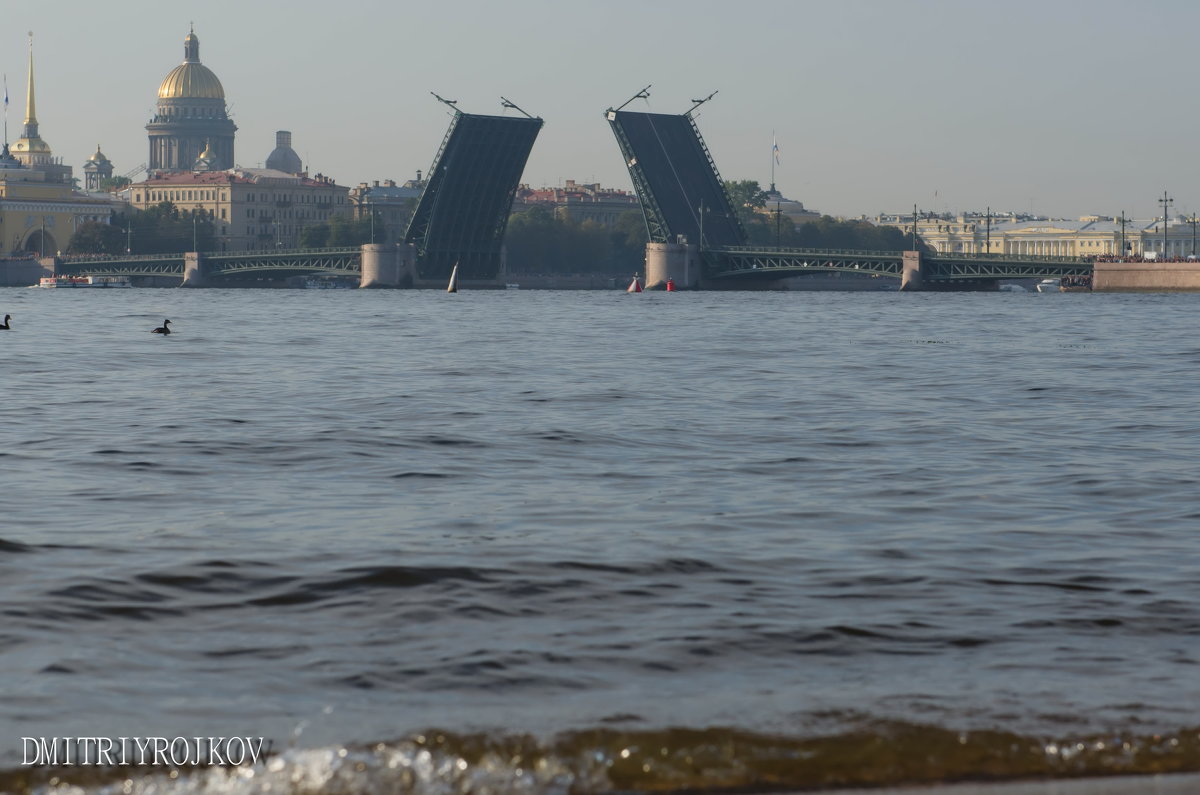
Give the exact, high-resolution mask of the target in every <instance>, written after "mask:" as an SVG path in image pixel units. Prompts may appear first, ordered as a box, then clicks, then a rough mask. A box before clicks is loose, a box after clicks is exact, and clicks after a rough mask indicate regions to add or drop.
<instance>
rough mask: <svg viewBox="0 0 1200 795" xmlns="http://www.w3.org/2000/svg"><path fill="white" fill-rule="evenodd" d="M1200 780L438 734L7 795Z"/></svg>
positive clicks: (1190, 745) (579, 792)
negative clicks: (248, 764) (1116, 778)
mask: <svg viewBox="0 0 1200 795" xmlns="http://www.w3.org/2000/svg"><path fill="white" fill-rule="evenodd" d="M1197 771H1200V728H1191V729H1187V730H1181V731H1178V732H1175V733H1171V734H1153V735H1137V734H1126V733H1113V734H1093V735H1088V736H1075V737H1061V738H1047V737H1036V736H1027V735H1020V734H1016V733H1012V732H1006V731H1001V730H987V731H955V730H953V729H947V728H944V727H936V726H929V725H920V724H912V723H902V722H883V721H876V722H871V723H868V724H865V725H863V726H861V727H859V728H856V729H853V730H850V731H845V732H840V733H837V734H831V735H826V736H816V737H795V736H786V735H780V734H767V733H757V732H750V731H744V730H739V729H728V728H669V729H660V730H632V731H631V730H622V729H615V728H608V727H596V728H591V729H586V730H579V731H572V732H566V733H562V734H558V735H556V736H554V737H552V738H550V739H546V740H542V739H538V738H536V737H534V736H532V735H527V734H465V733H458V734H456V733H452V732H443V731H437V730H433V731H428V732H424V733H421V734H415V735H411V736H409V737H406V738H404V739H400V740H393V741H388V742H378V743H374V744H370V745H365V746H355V747H322V748H308V749H302V748H290V749H287V750H284V751H282V752H278V753H274V754H272V755H270V756H268V757H267V758H266V759H265V761H262V762H260V763H259V764H257V765H256V766H254V767H227V768H226V767H214V768H191V769H188V768H177V769H164V768H149V769H148V768H145V767H109V768H95V767H89V768H85V767H56V768H20V769H10V770H8V771H4V772H0V791H3V792H14V793H50V792H55V793H63V792H71V793H80V795H82V794H83V793H95V794H96V795H115V794H116V793H142V794H143V795H149V793H183V792H188V793H195V792H214V793H228V794H229V795H240V794H241V793H246V794H247V795H248V794H249V793H260V792H272V793H357V792H403V793H413V794H414V795H426V794H427V793H429V794H432V793H462V794H463V795H466V794H467V793H496V792H521V793H529V795H542V794H543V793H544V794H545V795H558V794H559V793H561V795H568V793H569V794H570V795H587V794H588V793H617V792H620V793H630V792H656V793H685V792H780V791H788V790H792V791H810V792H811V791H814V790H822V791H837V790H843V789H850V788H877V787H884V786H920V785H933V784H945V783H949V782H1015V781H1023V780H1047V779H1053V780H1059V779H1076V778H1084V777H1097V776H1104V777H1111V776H1128V775H1151V774H1155V775H1157V774H1164V773H1194V772H1197ZM1187 780H1188V781H1192V779H1191V778H1190V777H1189V778H1188V779H1187ZM1147 791H1149V790H1147ZM1155 791H1158V790H1155ZM1172 791H1174V790H1172ZM1180 791H1183V790H1180Z"/></svg>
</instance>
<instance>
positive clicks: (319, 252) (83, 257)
mask: <svg viewBox="0 0 1200 795" xmlns="http://www.w3.org/2000/svg"><path fill="white" fill-rule="evenodd" d="M360 251H361V249H360V248H359V247H358V246H333V247H328V248H261V249H251V250H249V251H202V252H200V253H201V255H202V256H203V257H204V258H205V259H237V258H258V257H274V256H277V255H278V256H280V257H295V256H315V257H320V256H328V255H340V254H358V253H359V252H360ZM183 257H184V252H181V251H172V252H166V253H163V254H64V255H62V256H61V257H59V259H60V260H61V261H62V262H64V263H71V264H76V263H88V262H146V261H150V260H164V259H181V260H182V259H183Z"/></svg>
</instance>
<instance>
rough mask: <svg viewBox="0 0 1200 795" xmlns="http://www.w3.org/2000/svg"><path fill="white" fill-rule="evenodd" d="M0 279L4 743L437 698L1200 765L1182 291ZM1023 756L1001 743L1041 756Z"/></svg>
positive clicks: (266, 722)
mask: <svg viewBox="0 0 1200 795" xmlns="http://www.w3.org/2000/svg"><path fill="white" fill-rule="evenodd" d="M3 313H10V314H12V315H13V321H12V326H13V330H12V331H5V332H0V368H2V369H0V375H2V386H3V395H4V402H3V404H2V405H0V471H2V472H3V480H2V481H0V483H2V486H0V768H8V769H9V770H10V772H11V771H13V770H16V769H17V768H18V766H19V764H18V763H19V762H20V759H19V756H20V753H21V744H20V738H21V737H25V736H47V737H49V736H81V735H83V736H111V737H117V736H122V735H137V736H148V735H163V736H171V737H173V736H177V735H182V736H192V735H197V734H223V735H231V734H238V735H256V736H266V737H269V738H271V739H272V740H273V741H274V743H275V746H276V748H277V749H285V748H289V747H291V748H294V749H296V750H294V751H292V752H290V753H292V754H293V756H292V757H289V758H290V759H292V760H293V761H292V763H293V764H296V765H301V764H302V763H301V762H298V761H295V760H297V759H300V758H301V757H302V755H303V754H304V753H317V754H321V753H329V749H331V748H339V747H342V746H349V747H351V748H360V749H368V748H372V747H376V746H375V744H378V743H386V744H388V745H387V746H386V749H387V750H386V753H410V752H411V753H410V758H411V757H412V753H416V752H415V751H413V748H417V749H418V750H419V749H420V748H423V747H424V746H422V745H421V743H426V742H427V743H433V742H435V741H434V739H433V735H426V734H424V733H425V732H428V731H429V730H432V729H437V730H440V731H441V732H444V734H439V735H437V736H438V737H440V738H442V739H441V740H440V741H439V742H441V743H443V745H442V746H440V747H441V749H442V750H441V751H438V753H442V754H450V757H447V758H453V759H467V760H470V764H471V765H478V764H480V762H479V760H480V759H481V758H482V756H481V755H482V754H483V752H482V751H480V750H479V749H480V748H481V747H484V746H486V747H488V748H492V750H493V751H495V748H494V747H493V746H495V747H498V748H502V749H506V750H503V751H502V752H496V753H499V757H497V758H503V759H511V757H512V755H513V754H514V753H518V752H517V751H513V750H512V749H513V748H514V747H524V746H521V743H527V744H528V743H533V744H535V745H537V746H538V747H539V748H540V749H541V751H539V753H544V754H545V755H546V757H545V758H546V759H549V760H550V761H549V762H547V763H546V765H547V766H545V767H543V768H539V769H541V770H543V772H545V773H546V780H545V781H540V782H533V783H532V784H530V786H531V787H533V789H535V790H536V789H538V788H541V789H549V790H553V789H554V787H556V786H561V785H563V782H564V781H567V782H568V784H567V786H568V787H574V788H575V789H576V790H580V791H582V790H597V789H598V790H603V789H605V788H608V787H614V788H626V789H636V788H645V787H652V786H660V787H662V788H666V789H671V788H686V787H688V786H762V785H766V784H774V785H777V786H806V785H811V784H813V783H814V782H815V783H820V784H828V783H831V782H832V783H834V784H836V783H846V782H850V783H854V782H853V781H851V780H850V779H845V778H843V779H836V778H834V779H829V778H828V777H826V779H821V778H818V777H813V778H803V776H802V774H801V773H797V772H795V771H794V770H792V769H791V768H788V770H791V772H789V773H787V774H786V775H784V774H778V775H776V777H775V778H772V777H771V775H775V774H774V773H771V775H768V773H769V772H770V771H772V770H774V768H773V767H770V765H769V764H768V763H767V762H763V761H762V760H764V759H768V760H769V759H775V760H776V762H774V763H770V764H782V765H784V767H785V768H786V767H787V765H786V764H785V763H784V762H779V761H778V760H779V759H783V760H788V759H790V760H793V761H794V760H795V759H797V758H804V759H810V758H813V756H814V755H815V758H817V760H818V762H817V763H814V764H816V765H817V766H818V767H820V766H821V764H822V763H820V760H821V759H832V757H828V756H826V757H822V756H821V754H822V753H824V752H822V751H821V750H820V748H817V747H815V746H813V745H812V744H813V743H818V744H819V743H820V742H835V743H836V744H837V747H838V748H839V749H841V751H839V753H842V755H843V756H844V755H845V753H851V752H857V753H866V749H869V748H870V747H875V746H878V745H879V744H880V743H881V742H885V741H886V742H885V744H888V745H889V747H890V748H892V749H897V748H903V747H905V743H910V744H913V747H919V748H927V747H932V746H934V745H937V744H939V743H944V744H945V745H946V746H947V747H948V748H956V747H958V748H967V749H974V748H976V746H975V745H974V744H975V743H982V744H983V745H981V746H980V747H981V748H988V749H992V750H991V751H988V752H986V753H985V752H983V751H979V752H978V754H977V755H976V756H969V755H968V756H966V757H964V758H963V759H960V760H959V761H958V764H959V765H960V767H965V769H962V770H960V769H959V768H953V769H950V768H947V769H945V770H941V772H938V770H933V771H927V772H925V773H922V774H912V775H910V774H908V773H904V772H897V770H898V769H897V768H895V767H894V765H893V767H888V766H887V764H884V763H882V762H880V761H879V760H878V759H875V761H874V762H869V761H862V762H861V764H857V767H856V769H860V770H862V769H871V768H872V765H874V766H875V769H876V778H875V779H871V780H868V781H867V782H866V783H871V782H876V783H877V782H881V781H882V782H895V781H905V780H938V779H939V778H941V777H948V778H949V777H955V776H958V777H961V776H963V775H966V776H969V775H972V773H973V772H974V773H978V772H979V771H980V770H981V769H982V765H983V763H982V762H980V761H979V758H981V757H979V754H981V755H982V757H986V758H989V759H990V758H992V757H994V756H996V754H995V753H993V752H994V750H995V748H1017V747H1018V746H1020V747H1021V748H1023V749H1026V750H1028V749H1033V750H1032V751H1030V753H1032V754H1033V756H1034V757H1036V758H1037V759H1038V760H1041V762H1040V763H1045V764H1050V765H1051V767H1052V768H1053V766H1054V765H1055V764H1063V765H1067V767H1066V768H1065V769H1066V770H1068V771H1069V770H1071V769H1073V768H1071V767H1070V764H1079V759H1081V758H1083V756H1081V755H1076V758H1075V762H1074V763H1068V762H1066V761H1064V760H1063V759H1060V758H1059V754H1058V752H1057V750H1056V749H1057V747H1058V746H1056V745H1055V743H1056V742H1059V741H1065V740H1067V739H1071V741H1072V742H1074V739H1073V738H1086V739H1085V740H1081V741H1080V745H1079V747H1080V748H1081V749H1082V748H1084V747H1085V745H1086V748H1087V749H1090V750H1089V751H1088V753H1093V752H1094V754H1095V757H1094V758H1092V761H1090V762H1088V765H1087V766H1086V770H1087V771H1091V772H1104V771H1107V770H1133V769H1138V770H1146V769H1155V768H1152V767H1146V766H1145V765H1143V766H1142V767H1138V766H1137V765H1136V764H1134V763H1133V762H1129V764H1126V763H1125V762H1121V761H1120V759H1125V760H1126V761H1128V760H1129V759H1133V758H1134V757H1137V756H1138V754H1139V753H1140V754H1141V756H1140V759H1141V760H1142V761H1143V762H1145V760H1146V759H1148V758H1150V757H1153V758H1155V759H1163V758H1166V759H1171V760H1174V761H1173V762H1171V764H1172V765H1174V767H1168V768H1162V769H1183V770H1187V769H1190V770H1196V769H1200V750H1198V749H1197V742H1198V741H1197V740H1196V732H1197V729H1196V727H1197V726H1198V725H1200V720H1198V719H1197V717H1196V715H1197V706H1198V705H1200V667H1198V665H1197V662H1198V661H1200V563H1198V561H1200V557H1198V553H1200V541H1198V540H1197V539H1198V535H1197V528H1200V498H1198V496H1197V495H1198V494H1200V489H1198V480H1200V454H1198V453H1197V444H1198V440H1200V415H1198V411H1197V397H1198V395H1200V389H1198V386H1200V375H1198V372H1200V339H1198V337H1197V334H1196V330H1197V317H1198V316H1200V296H1191V295H1091V294H1061V295H1041V294H1036V293H1030V294H898V293H878V294H876V293H675V294H666V293H643V294H641V295H626V294H624V293H620V292H532V291H501V292H464V293H459V294H457V295H447V294H445V293H441V292H435V291H429V292H418V291H399V292H366V291H363V292H358V291H307V292H306V291H267V290H240V291H238V290H201V291H185V290H151V289H135V290H113V291H87V290H79V291H68V290H59V291H49V290H26V289H3V290H0V314H3ZM166 317H169V318H170V319H171V321H172V328H173V329H174V330H175V331H176V333H175V334H172V335H170V336H169V337H166V338H162V337H159V336H158V335H152V334H150V333H148V332H149V330H150V329H151V328H152V327H154V326H157V325H159V324H160V323H161V321H162V320H163V319H164V318H166ZM713 732H716V733H717V734H713ZM913 733H915V734H913ZM913 737H915V738H916V739H913ZM414 738H417V739H414ZM630 738H633V739H630ZM767 738H770V739H767ZM1013 738H1017V739H1015V740H1014V739H1013ZM1171 741H1174V743H1175V744H1174V745H1170V742H1171ZM406 743H407V744H408V745H406ZM412 743H417V745H415V746H413V745H411V744H412ZM763 743H765V744H766V745H767V746H769V748H771V749H774V750H764V748H763V747H762V744H763ZM1095 743H1100V744H1101V745H1100V749H1099V750H1097V749H1096V748H1095V746H1094V744H1095ZM1154 743H1166V745H1165V746H1163V747H1164V748H1165V750H1162V752H1161V753H1159V752H1157V751H1155V752H1153V753H1152V752H1151V751H1150V750H1147V749H1148V748H1150V747H1151V746H1152V745H1153V744H1154ZM872 744H874V746H873V745H872ZM1114 744H1115V746H1116V747H1118V748H1121V747H1122V746H1123V745H1124V746H1128V747H1126V748H1125V751H1124V756H1122V757H1120V759H1118V760H1117V761H1113V758H1110V757H1109V756H1107V755H1106V753H1107V751H1106V749H1111V748H1112V747H1114ZM651 746H653V747H654V748H656V749H657V748H659V747H660V746H661V748H662V749H663V750H662V752H661V754H659V755H658V757H656V762H655V763H656V764H657V765H659V767H656V768H654V770H651V767H652V766H651V765H650V764H649V763H647V765H646V767H645V768H644V769H643V768H642V767H641V766H640V764H641V763H640V762H638V765H637V766H635V767H634V768H631V770H632V772H631V773H630V775H629V777H626V778H622V774H621V765H622V764H623V761H622V760H625V759H627V758H628V755H627V756H625V757H622V756H621V752H622V751H626V750H628V749H629V748H631V747H651ZM710 746H719V747H720V748H722V749H724V751H722V752H721V753H722V754H724V756H721V759H722V760H723V762H722V763H721V764H724V765H725V767H724V768H722V767H720V765H717V766H716V767H713V766H709V767H704V766H703V765H700V764H699V763H698V762H696V759H698V758H700V757H701V756H703V754H702V753H701V751H700V750H698V749H701V748H708V747H710ZM1070 747H1074V746H1070ZM379 748H384V746H379V747H378V748H377V749H376V750H375V751H373V752H368V751H366V750H364V751H363V753H373V754H375V755H376V757H375V758H374V761H371V762H370V763H368V764H367V767H368V768H370V769H375V770H377V771H378V770H385V771H386V770H388V769H389V768H388V763H387V762H385V761H380V760H379V758H378V756H379V754H384V753H385V751H384V750H379ZM814 748H816V750H814ZM304 749H313V750H311V751H305V750H304ZM405 749H408V750H407V751H406V750H405ZM668 749H670V750H669V752H668ZM1047 749H1051V750H1047ZM976 750H977V749H976ZM489 753H490V752H489ZM524 753H525V754H526V756H528V755H529V753H530V752H529V751H528V749H526V751H525V752H524ZM638 753H640V752H638ZM655 753H658V752H657V751H656V752H655ZM677 753H678V754H682V756H679V759H684V758H686V759H687V760H688V761H687V762H686V763H685V762H682V761H679V762H677V764H675V766H674V767H671V766H669V765H668V761H669V760H670V759H674V758H675V756H676V754H677ZM714 753H715V752H714ZM1014 753H1015V752H1014ZM1022 753H1023V751H1022ZM1080 753H1081V754H1082V752H1080ZM505 754H508V755H507V756H505ZM947 754H950V751H947ZM989 754H990V755H989ZM950 755H951V756H953V754H950ZM426 756H428V754H426ZM718 756H720V754H718ZM867 756H869V754H867ZM1001 756H1003V754H1001ZM1019 756H1020V755H1019V754H1018V755H1017V756H1016V757H1013V758H1008V757H1004V759H1002V760H1001V761H1000V762H998V763H997V764H998V765H999V767H998V768H997V770H996V771H994V775H995V776H997V777H1005V776H1015V775H1024V774H1029V773H1031V772H1032V773H1038V772H1039V771H1038V770H1034V769H1033V768H1030V767H1028V766H1026V765H1025V763H1024V762H1022V761H1021V760H1020V759H1019V758H1018V757H1019ZM435 757H436V754H435ZM585 757H586V758H588V759H590V760H591V761H590V762H588V763H587V764H583V765H582V766H581V764H580V763H578V759H580V758H585ZM639 758H640V757H638V756H637V753H635V754H634V762H637V761H638V759H639ZM864 759H865V757H864ZM972 759H974V760H975V761H974V762H972V761H971V760H972ZM1047 759H1049V760H1050V761H1049V762H1047V761H1046V760H1047ZM596 760H601V761H600V762H597V761H596ZM604 760H607V761H604ZM614 760H615V761H614ZM755 760H758V761H755ZM310 761H311V760H310ZM303 764H308V763H307V762H305V763H303ZM464 764H467V763H464ZM630 764H633V763H630ZM831 764H833V763H832V762H830V763H829V765H831ZM556 765H558V766H563V767H565V768H570V769H569V770H568V771H567V772H565V773H562V776H567V778H565V779H564V778H562V777H561V776H560V777H559V778H555V775H558V773H556V772H555V771H558V767H555V766H556ZM597 765H599V767H597ZM764 765H767V767H764ZM829 765H824V767H822V769H823V770H825V772H826V773H828V770H829V769H832V768H830V767H829ZM372 766H374V767H372ZM393 767H394V765H393ZM511 767H513V766H511V765H510V768H511ZM516 768H519V765H517V766H516ZM768 768H769V770H768ZM408 769H412V768H411V765H410V767H409V768H408ZM464 769H466V768H464ZM476 769H477V768H476V767H471V768H470V770H472V771H474V770H476ZM662 769H669V770H670V771H672V772H669V773H662V772H661V770H662ZM1076 769H1080V770H1082V769H1084V768H1076ZM447 770H450V771H451V772H454V771H456V770H457V768H454V766H453V765H451V766H450V767H449V768H447ZM680 770H682V771H684V772H679V771H680ZM721 770H735V771H739V770H740V771H743V772H744V771H745V770H750V771H751V774H752V775H749V777H746V776H743V777H742V778H737V776H736V775H734V774H732V773H731V774H729V776H727V777H722V775H724V774H722V773H721V772H720V771H721ZM547 771H548V772H547ZM714 771H716V772H714ZM888 771H891V772H888ZM955 771H957V772H955ZM1041 772H1045V771H1041ZM1050 772H1055V771H1054V770H1051V771H1050ZM510 773H511V770H510ZM520 773H521V774H522V775H529V774H530V771H529V770H524V771H520ZM685 773H686V775H685ZM454 774H455V775H457V774H458V773H456V772H455V773H454ZM3 775H4V774H0V776H3ZM431 775H432V776H433V778H434V779H439V778H440V779H441V780H443V781H444V780H446V776H449V775H450V773H446V774H445V775H442V774H439V773H437V772H436V770H435V771H434V773H432V774H431ZM513 775H516V774H513ZM804 775H807V774H804ZM816 775H817V774H815V773H814V774H813V776H816ZM822 775H824V774H822ZM589 776H590V778H589ZM688 776H691V778H688ZM789 776H790V778H789ZM547 782H548V783H547ZM0 783H2V781H0ZM858 783H863V782H858ZM14 786H15V785H14ZM502 788H503V787H502ZM0 789H3V787H0ZM351 789H354V787H351ZM359 789H363V790H366V789H372V790H374V789H378V788H377V787H374V786H371V787H367V786H366V785H365V784H364V785H363V786H362V787H359ZM339 791H340V790H339Z"/></svg>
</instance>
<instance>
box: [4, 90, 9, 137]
mask: <svg viewBox="0 0 1200 795" xmlns="http://www.w3.org/2000/svg"><path fill="white" fill-rule="evenodd" d="M4 145H5V146H8V75H7V74H5V75H4Z"/></svg>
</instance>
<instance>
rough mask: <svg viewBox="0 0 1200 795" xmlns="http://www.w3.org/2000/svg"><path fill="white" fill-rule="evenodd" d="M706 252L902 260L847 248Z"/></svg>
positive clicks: (898, 255)
mask: <svg viewBox="0 0 1200 795" xmlns="http://www.w3.org/2000/svg"><path fill="white" fill-rule="evenodd" d="M705 251H710V252H714V253H729V254H770V255H773V256H781V257H810V256H811V257H821V258H825V259H842V258H844V257H881V258H886V259H897V260H898V259H901V258H903V256H904V252H902V251H871V250H867V249H847V248H778V247H776V246H720V247H719V248H718V247H713V248H707V249H705Z"/></svg>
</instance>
